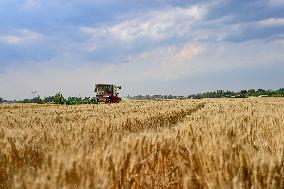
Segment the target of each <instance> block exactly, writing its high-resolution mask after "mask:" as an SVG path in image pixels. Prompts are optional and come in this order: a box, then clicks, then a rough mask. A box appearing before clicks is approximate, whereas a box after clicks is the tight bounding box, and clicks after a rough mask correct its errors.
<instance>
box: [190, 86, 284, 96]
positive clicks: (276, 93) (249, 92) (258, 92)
mask: <svg viewBox="0 0 284 189" xmlns="http://www.w3.org/2000/svg"><path fill="white" fill-rule="evenodd" d="M247 97H284V88H280V89H278V90H274V91H273V90H271V89H268V90H263V89H257V90H255V89H249V90H240V91H238V92H234V91H228V90H227V91H224V90H217V91H213V92H205V93H198V94H193V95H189V96H188V98H194V99H201V98H247Z"/></svg>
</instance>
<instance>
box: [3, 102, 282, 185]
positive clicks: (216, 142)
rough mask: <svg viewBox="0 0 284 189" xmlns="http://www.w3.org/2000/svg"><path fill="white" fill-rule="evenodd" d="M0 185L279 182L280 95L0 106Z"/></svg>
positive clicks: (255, 183)
mask: <svg viewBox="0 0 284 189" xmlns="http://www.w3.org/2000/svg"><path fill="white" fill-rule="evenodd" d="M0 188H19V189H20V188H27V189H30V188H31V189H33V188H38V189H41V188H42V189H49V188H50V189H55V188H106V189H108V188H109V189H112V188H113V189H115V188H255V189H256V188H284V99H282V98H249V99H204V100H171V101H140V102H139V101H138V102H133V101H128V102H123V103H119V104H111V105H109V104H100V105H78V106H65V105H33V104H30V105H26V104H25V105H24V104H15V105H0Z"/></svg>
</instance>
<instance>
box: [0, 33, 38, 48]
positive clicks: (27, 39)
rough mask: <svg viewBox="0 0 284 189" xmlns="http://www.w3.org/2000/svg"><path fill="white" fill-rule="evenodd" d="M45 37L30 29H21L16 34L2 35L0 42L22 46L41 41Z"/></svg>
mask: <svg viewBox="0 0 284 189" xmlns="http://www.w3.org/2000/svg"><path fill="white" fill-rule="evenodd" d="M42 38H43V36H42V35H41V34H39V33H36V32H34V31H31V30H28V29H20V30H18V31H17V32H16V34H12V35H2V36H1V35H0V42H2V43H7V44H10V45H22V44H27V43H35V42H37V41H39V40H41V39H42Z"/></svg>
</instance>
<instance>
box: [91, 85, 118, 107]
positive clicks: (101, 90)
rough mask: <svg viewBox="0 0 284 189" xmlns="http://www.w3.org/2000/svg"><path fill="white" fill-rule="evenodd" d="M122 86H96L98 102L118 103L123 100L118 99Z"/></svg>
mask: <svg viewBox="0 0 284 189" xmlns="http://www.w3.org/2000/svg"><path fill="white" fill-rule="evenodd" d="M119 89H121V86H116V85H113V84H95V93H96V98H97V101H98V102H106V103H118V102H119V101H121V98H120V97H118V94H119V93H118V90H119Z"/></svg>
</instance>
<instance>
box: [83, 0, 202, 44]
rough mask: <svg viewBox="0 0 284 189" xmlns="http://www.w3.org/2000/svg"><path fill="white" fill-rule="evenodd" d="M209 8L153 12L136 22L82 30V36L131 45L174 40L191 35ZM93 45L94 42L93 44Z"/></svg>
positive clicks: (130, 20)
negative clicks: (133, 43) (86, 35)
mask: <svg viewBox="0 0 284 189" xmlns="http://www.w3.org/2000/svg"><path fill="white" fill-rule="evenodd" d="M206 13H207V8H206V7H205V6H201V5H195V6H191V7H189V8H179V7H170V8H166V9H162V10H159V11H151V12H148V13H145V14H142V15H136V17H135V18H130V19H126V20H123V21H121V22H119V23H115V24H109V25H103V26H100V27H95V28H92V27H82V28H81V32H83V33H85V34H89V35H90V36H91V38H92V39H91V41H96V42H98V41H103V42H101V43H103V44H104V43H105V42H106V41H109V42H113V40H118V41H120V42H122V43H131V42H133V41H135V40H139V39H143V40H145V39H146V40H147V39H150V40H163V39H167V38H170V37H173V36H184V35H185V34H189V32H190V31H191V27H192V25H193V24H194V23H195V22H199V21H201V20H202V18H203V17H204V16H205V15H206ZM91 43H92V42H91Z"/></svg>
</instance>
